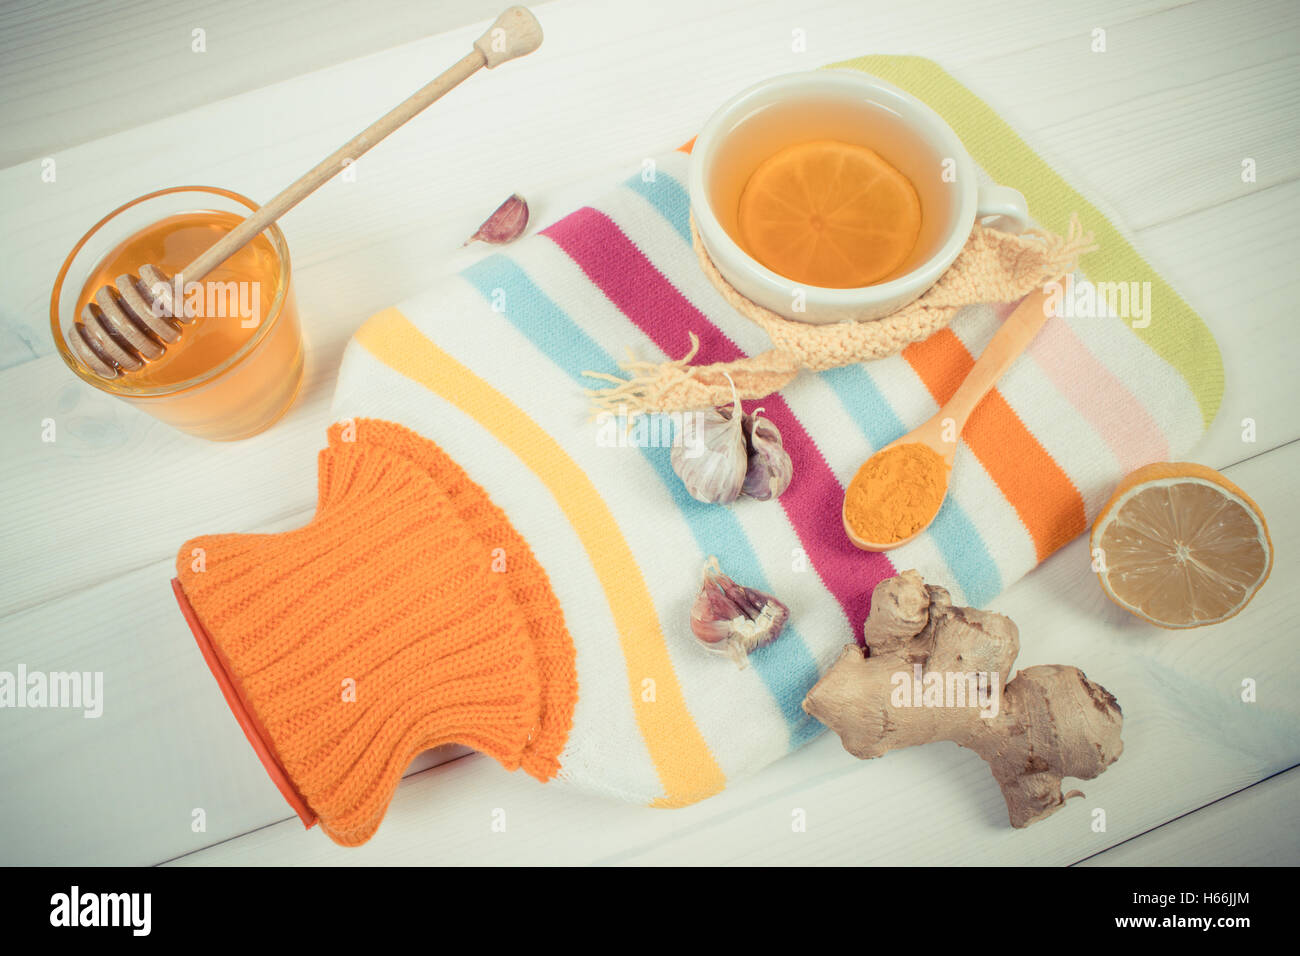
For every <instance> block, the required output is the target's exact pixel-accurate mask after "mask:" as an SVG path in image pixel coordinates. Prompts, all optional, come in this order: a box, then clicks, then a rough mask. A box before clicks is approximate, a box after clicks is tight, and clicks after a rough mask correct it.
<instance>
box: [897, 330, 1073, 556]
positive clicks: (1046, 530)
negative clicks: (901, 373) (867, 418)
mask: <svg viewBox="0 0 1300 956" xmlns="http://www.w3.org/2000/svg"><path fill="white" fill-rule="evenodd" d="M903 357H904V358H905V359H907V362H908V364H909V365H911V366H912V368H913V369H914V370H915V372H916V374H917V375H918V376H919V377H920V379H921V381H922V382H924V383H925V387H926V388H928V389H929V390H930V394H931V395H933V396H934V400H935V402H936V403H938V404H939V405H942V404H943V403H944V402H946V401H948V399H949V398H951V397H952V394H953V393H954V392H955V391H956V390H957V386H958V385H960V384H961V383H962V381H963V380H965V378H966V376H967V374H969V372H970V370H971V368H972V367H973V366H974V365H975V360H974V359H973V358H972V357H971V354H970V352H968V351H967V350H966V346H964V345H963V344H962V343H961V341H960V340H959V339H958V338H957V336H956V335H955V334H954V333H953V331H952V330H951V329H941V330H940V331H938V332H936V333H935V334H934V335H932V336H930V337H929V338H928V339H925V340H924V341H921V342H917V343H914V344H912V345H909V346H908V347H907V348H906V349H904V350H903ZM962 440H963V441H964V442H965V443H966V445H967V446H968V447H969V448H970V450H971V451H972V452H974V453H975V456H976V457H977V458H978V459H979V460H980V462H981V464H983V465H984V468H985V470H986V471H987V472H988V473H989V475H990V477H992V479H993V481H994V482H995V483H996V484H997V486H998V488H999V490H1001V492H1002V494H1003V495H1004V496H1005V497H1006V499H1007V501H1009V502H1010V503H1011V506H1012V507H1013V508H1015V509H1016V513H1017V514H1019V515H1020V519H1021V520H1022V521H1023V522H1024V523H1025V527H1026V528H1027V529H1028V531H1029V535H1030V537H1031V538H1032V539H1033V541H1034V551H1035V553H1036V554H1037V556H1038V560H1039V561H1042V560H1043V559H1044V558H1046V557H1047V556H1048V555H1050V554H1051V553H1052V552H1054V551H1055V550H1056V549H1057V548H1059V547H1061V546H1062V545H1063V544H1065V543H1066V542H1068V541H1070V540H1071V539H1072V538H1074V537H1075V536H1077V535H1079V534H1082V533H1083V530H1084V528H1086V527H1087V519H1086V517H1085V515H1084V508H1083V498H1082V497H1081V496H1080V494H1079V490H1078V489H1077V488H1075V486H1074V483H1073V482H1072V481H1071V480H1070V478H1069V476H1068V475H1066V473H1065V472H1064V471H1063V470H1062V469H1061V466H1060V465H1059V464H1057V462H1056V460H1055V459H1054V458H1053V457H1052V456H1051V455H1049V454H1048V453H1047V451H1046V450H1045V449H1044V448H1043V446H1042V444H1041V443H1040V442H1039V441H1038V439H1037V438H1035V437H1034V435H1033V433H1032V432H1030V431H1029V429H1028V428H1026V427H1025V425H1024V423H1023V422H1022V421H1021V420H1020V417H1019V416H1018V415H1017V414H1016V412H1015V409H1013V408H1012V407H1011V405H1010V404H1009V403H1008V402H1007V400H1006V399H1005V398H1003V397H1002V393H1001V392H1000V391H998V390H997V389H996V388H995V389H993V390H992V391H990V392H989V393H988V395H987V396H985V398H984V400H983V401H982V402H980V403H979V405H977V406H976V407H975V411H973V412H972V413H971V416H970V419H969V420H968V421H967V423H966V428H965V429H964V430H963V431H962Z"/></svg>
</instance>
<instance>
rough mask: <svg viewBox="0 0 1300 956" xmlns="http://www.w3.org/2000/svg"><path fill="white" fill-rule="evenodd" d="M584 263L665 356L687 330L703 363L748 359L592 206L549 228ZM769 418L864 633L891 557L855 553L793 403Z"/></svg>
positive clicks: (814, 550)
mask: <svg viewBox="0 0 1300 956" xmlns="http://www.w3.org/2000/svg"><path fill="white" fill-rule="evenodd" d="M542 235H545V236H547V237H549V238H550V239H552V240H553V241H554V242H555V243H556V245H558V246H559V247H560V248H561V249H563V250H564V252H565V253H566V254H567V255H568V256H569V257H570V258H571V259H572V260H573V261H574V263H576V264H577V265H578V267H579V268H581V269H582V271H583V272H584V273H585V274H586V275H587V277H588V278H589V279H590V280H591V281H592V282H594V283H595V284H596V285H597V286H598V287H599V288H600V289H601V291H602V292H604V294H605V295H606V296H607V297H608V298H609V300H610V301H611V302H613V303H614V305H615V306H617V307H618V308H619V310H620V311H621V312H622V313H623V314H624V315H625V316H627V318H628V319H630V320H631V321H632V323H633V324H634V325H636V326H637V327H638V328H639V329H641V330H642V331H643V332H644V333H645V334H646V335H647V336H648V337H649V338H650V339H651V341H653V342H654V343H655V344H656V345H657V346H658V347H659V348H660V349H661V350H662V351H663V352H665V353H667V354H670V355H671V354H673V353H674V352H678V351H680V350H682V349H683V348H684V347H685V345H686V343H687V341H688V337H687V331H688V330H689V331H691V332H694V333H695V334H696V335H697V336H698V337H699V340H700V350H699V353H698V354H697V358H696V361H697V362H698V363H700V364H709V363H712V362H730V361H735V360H736V359H739V358H742V357H743V354H744V353H742V352H741V350H740V349H739V348H738V347H737V346H736V345H735V343H733V342H732V341H731V339H729V338H728V337H727V336H726V335H725V334H724V333H723V332H722V331H721V330H720V329H718V327H717V326H715V325H714V324H713V323H712V322H711V321H710V320H709V319H708V317H707V316H705V315H704V313H702V312H701V311H700V310H699V309H697V308H695V306H694V305H692V304H691V302H690V301H689V300H688V299H686V297H685V296H683V295H682V294H681V292H679V291H678V290H677V289H676V287H674V286H673V285H672V283H670V282H669V281H668V280H667V279H665V278H664V276H663V274H662V273H660V272H659V270H658V269H657V268H655V266H654V264H653V263H651V262H650V260H649V259H647V258H646V257H645V254H644V253H643V252H642V251H641V250H640V249H638V248H637V246H636V245H635V244H634V243H633V242H631V241H630V240H629V239H628V238H627V236H625V235H624V234H623V232H622V230H620V229H619V228H618V226H617V225H616V224H615V223H614V222H613V221H612V220H611V219H610V218H609V217H608V216H606V215H605V214H604V213H602V212H600V211H598V210H596V209H592V208H590V207H584V208H583V209H580V210H578V211H577V212H575V213H572V214H571V215H569V216H566V217H565V218H564V219H562V220H560V221H559V222H557V223H555V224H554V225H553V226H550V227H548V228H547V229H545V230H543V231H542ZM763 407H764V409H765V410H766V414H767V416H768V417H769V418H770V419H771V420H772V422H773V423H774V424H775V425H776V426H777V428H779V429H780V430H781V438H782V441H783V443H784V444H785V447H786V450H787V451H788V452H789V453H790V456H791V458H793V459H794V460H796V461H798V462H799V468H798V469H796V471H795V475H794V480H793V481H791V483H790V487H789V488H787V489H786V491H785V493H784V494H783V495H781V497H780V498H779V499H777V500H778V501H779V502H780V503H781V506H782V507H783V508H784V509H785V512H786V515H787V516H788V517H789V519H790V523H791V525H792V526H793V528H794V530H795V533H796V535H798V537H799V541H800V543H801V544H802V545H803V548H804V551H805V552H806V553H807V554H808V558H809V561H810V563H811V564H812V566H813V569H814V570H815V571H816V572H817V574H818V575H819V576H820V577H821V580H822V582H823V583H824V584H825V585H826V588H827V590H829V591H830V592H831V593H832V594H833V595H834V596H835V599H836V600H837V601H838V602H839V604H840V607H841V608H842V609H843V610H844V613H845V615H846V616H847V617H848V619H849V624H850V626H851V627H852V629H853V632H854V633H855V634H859V635H860V634H861V630H862V625H863V623H864V622H865V621H866V616H867V611H868V609H869V607H870V595H871V591H872V589H873V588H874V587H875V585H876V584H877V583H878V582H879V581H882V580H884V579H885V578H887V577H891V576H892V575H893V574H894V567H893V565H892V564H891V563H890V562H889V559H888V558H887V557H886V556H885V555H883V554H867V553H865V552H862V551H859V550H858V549H856V548H854V547H853V545H852V544H851V543H850V542H849V540H848V536H847V535H846V534H845V532H844V527H843V525H842V524H841V522H840V503H841V502H842V501H843V499H844V488H843V486H842V485H841V484H840V483H839V482H838V481H837V480H836V478H835V475H834V474H833V473H832V472H831V469H830V466H829V465H828V464H827V463H826V459H825V457H824V456H823V455H822V453H821V450H820V449H818V448H817V446H816V444H815V443H814V442H813V440H812V437H811V436H810V435H809V434H808V432H807V430H806V429H805V428H804V426H803V424H802V423H801V422H800V421H799V420H798V419H797V418H795V416H794V413H793V412H791V411H790V408H789V406H788V405H787V404H786V402H785V400H784V399H783V398H781V397H780V396H779V395H772V396H769V397H768V398H766V399H764V400H763Z"/></svg>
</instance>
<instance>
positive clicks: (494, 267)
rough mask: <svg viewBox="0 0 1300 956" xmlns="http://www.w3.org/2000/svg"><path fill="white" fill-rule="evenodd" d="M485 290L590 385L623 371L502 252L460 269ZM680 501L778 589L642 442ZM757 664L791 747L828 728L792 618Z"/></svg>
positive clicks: (734, 532) (726, 562)
mask: <svg viewBox="0 0 1300 956" xmlns="http://www.w3.org/2000/svg"><path fill="white" fill-rule="evenodd" d="M461 275H462V276H464V278H465V279H467V280H468V281H469V282H470V283H471V284H472V285H473V286H474V287H475V288H476V289H477V290H478V291H479V293H480V294H481V295H482V296H483V297H484V298H485V299H487V300H488V301H492V298H493V295H494V293H495V291H496V290H497V289H500V290H503V291H504V293H505V302H506V308H505V311H504V313H503V314H504V315H505V317H506V318H507V319H508V320H509V322H510V323H511V324H512V325H513V326H514V327H515V328H516V329H518V330H519V331H520V332H522V333H523V334H524V335H525V336H526V337H527V338H528V340H529V341H530V342H532V343H533V345H534V346H536V347H537V348H538V349H539V350H540V351H541V352H542V353H543V354H544V355H545V356H546V357H547V358H549V359H550V360H551V361H552V362H554V363H555V364H556V365H557V366H559V367H560V368H561V369H563V370H564V371H565V372H566V373H567V374H568V375H569V376H570V377H571V378H573V380H574V381H576V382H579V383H581V384H582V385H584V386H587V385H589V384H590V382H591V380H590V379H589V378H586V377H584V376H583V374H582V373H583V371H584V370H590V371H593V372H606V373H608V374H611V375H612V374H616V373H618V372H619V367H618V364H617V363H616V362H615V361H614V359H613V357H612V356H610V355H609V353H608V352H606V351H605V350H604V349H603V348H601V346H600V345H598V344H597V343H596V342H595V341H594V340H593V339H592V338H591V337H590V336H589V335H587V333H586V332H584V331H583V330H582V329H581V328H580V327H579V326H578V325H577V324H576V323H575V322H574V321H573V320H572V319H571V318H570V317H569V316H568V314H567V313H565V312H564V310H563V309H561V308H560V307H559V306H557V305H556V304H555V303H554V302H552V301H551V299H550V298H549V297H548V296H547V295H546V294H545V293H544V292H542V290H541V289H540V288H538V287H537V285H536V283H534V282H533V280H532V279H531V278H530V277H529V276H528V274H527V273H526V272H525V271H524V270H523V269H521V268H520V267H519V265H518V264H516V263H515V262H514V261H513V260H512V259H510V258H508V257H506V256H505V255H502V254H500V253H498V254H496V255H493V256H489V257H488V258H486V259H483V260H482V261H480V262H477V263H475V264H474V265H472V266H470V267H469V268H468V269H466V270H464V271H463V272H462V273H461ZM641 451H642V453H643V454H644V455H645V457H646V460H647V461H648V462H649V463H650V465H651V467H652V468H653V469H654V470H655V472H656V473H657V474H658V475H659V478H660V480H661V481H662V482H663V484H664V486H665V487H666V488H667V489H668V492H669V494H670V495H671V496H672V498H673V501H674V502H675V503H676V505H677V507H678V508H679V509H681V512H682V514H683V515H684V516H685V518H686V522H687V524H688V526H689V527H690V529H691V533H692V534H693V535H694V537H695V541H696V543H697V544H698V545H699V548H700V551H701V553H702V554H706V555H708V554H712V555H716V556H717V558H718V561H719V562H720V563H721V565H722V567H723V569H724V570H725V571H726V572H727V573H728V574H731V575H733V576H735V577H736V578H737V580H739V581H740V582H741V583H743V584H746V585H748V586H750V587H755V588H758V589H759V590H762V591H768V592H770V591H771V587H770V585H769V584H768V583H767V580H766V578H765V577H764V575H763V571H762V567H761V565H760V564H759V561H758V556H757V555H756V554H755V553H754V549H753V547H752V546H751V545H750V542H749V538H748V536H747V535H746V534H745V531H744V529H743V528H742V527H741V525H740V522H739V521H738V520H737V519H736V516H735V515H734V514H733V513H732V512H731V510H730V509H727V508H719V507H716V506H713V505H706V504H703V503H702V502H699V501H696V500H695V499H694V498H692V497H691V496H690V495H689V494H688V493H687V492H686V488H685V486H684V485H683V484H682V481H681V479H680V478H678V477H677V475H676V473H675V472H674V471H673V470H672V464H671V463H670V462H669V456H668V450H667V449H665V448H646V447H642V448H641ZM749 661H750V664H751V665H752V666H753V667H754V670H755V671H756V672H757V673H758V674H759V676H760V677H761V678H762V680H763V683H764V684H766V685H767V688H768V690H769V691H770V692H771V694H772V697H773V698H774V699H775V701H776V704H777V707H778V708H779V709H780V711H781V714H782V715H783V717H784V718H785V721H786V723H787V725H788V726H789V731H790V749H792V750H793V749H795V748H797V747H800V746H802V745H803V744H805V743H807V742H808V741H809V740H811V739H812V738H813V737H816V736H817V735H818V734H819V733H821V731H822V730H823V729H824V728H823V727H822V725H821V724H820V723H818V722H817V721H815V720H813V719H812V718H811V717H809V716H808V715H807V714H806V713H804V710H803V699H804V697H805V696H806V695H807V693H808V691H809V690H811V688H812V685H813V683H815V682H816V680H817V677H818V673H817V661H816V659H815V658H814V657H813V655H812V652H811V651H810V650H809V649H808V645H807V644H806V643H805V641H804V640H803V638H802V637H801V636H800V635H799V633H798V631H797V629H796V627H795V625H794V623H793V622H791V623H789V624H787V625H786V628H785V632H784V633H783V634H782V635H781V639H780V640H778V641H775V642H774V643H772V644H769V645H767V647H762V648H759V649H758V650H756V651H755V652H754V653H753V654H751V655H750V656H749Z"/></svg>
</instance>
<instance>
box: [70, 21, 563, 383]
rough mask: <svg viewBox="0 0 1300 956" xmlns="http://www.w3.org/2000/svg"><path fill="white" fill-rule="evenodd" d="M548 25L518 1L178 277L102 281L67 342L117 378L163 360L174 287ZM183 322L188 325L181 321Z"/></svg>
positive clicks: (522, 51)
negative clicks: (456, 56)
mask: <svg viewBox="0 0 1300 956" xmlns="http://www.w3.org/2000/svg"><path fill="white" fill-rule="evenodd" d="M541 42H542V27H541V25H540V24H539V23H538V22H537V19H536V18H535V17H534V16H533V15H532V13H530V12H529V11H528V10H527V9H526V8H525V7H511V8H510V9H508V10H506V11H505V12H504V13H503V14H501V16H499V17H497V19H496V22H494V23H493V24H492V26H491V27H489V28H488V30H487V32H486V33H484V34H483V35H482V36H481V37H479V38H478V39H477V40H476V41H475V42H474V49H473V50H471V51H470V52H469V53H468V54H466V55H465V56H464V57H463V58H462V59H461V60H459V61H458V62H457V63H456V64H455V65H453V66H452V67H450V68H449V69H447V70H446V71H445V72H443V73H442V74H440V75H439V76H438V77H436V78H435V79H434V80H432V81H431V82H430V83H429V84H428V85H426V86H424V87H422V88H421V89H420V90H418V91H416V92H415V93H414V94H413V95H412V96H410V97H409V98H408V99H406V100H404V101H403V102H402V103H400V104H399V105H398V106H396V107H395V108H393V109H392V110H391V111H389V112H388V113H385V114H384V115H383V116H382V117H380V118H379V119H377V120H376V121H375V122H374V123H371V124H370V125H369V126H367V127H366V128H365V129H364V130H362V131H361V132H360V133H358V134H357V135H356V136H354V137H353V138H352V139H350V140H348V142H346V143H344V144H343V145H342V146H340V147H339V148H338V149H337V150H335V151H334V152H333V153H331V154H330V155H329V156H327V157H325V158H324V159H323V160H321V161H320V162H319V163H317V164H316V165H315V166H313V167H312V168H311V169H310V170H309V171H308V172H306V173H305V174H303V176H301V177H300V178H299V179H298V180H296V181H295V182H294V183H293V184H292V185H290V186H289V187H288V188H287V189H285V190H284V191H282V192H281V193H279V194H278V195H277V196H276V197H275V198H274V199H272V200H271V201H270V202H268V203H267V204H266V205H265V206H262V207H261V208H260V209H258V210H257V212H255V213H253V214H252V215H251V216H249V217H248V218H247V219H245V220H244V221H243V222H241V223H240V224H239V225H238V226H236V227H235V228H234V229H232V230H231V231H230V232H228V233H227V234H226V235H225V236H223V237H222V238H221V239H220V240H218V241H217V242H216V243H214V244H213V245H212V246H211V247H209V248H208V249H207V250H206V251H205V252H202V253H200V254H199V256H198V257H197V258H196V259H194V261H193V262H191V263H190V264H189V265H188V266H186V267H185V268H184V269H182V270H181V271H180V272H179V273H178V274H177V275H176V276H175V277H168V276H167V275H166V274H165V273H164V272H163V271H162V270H161V269H159V268H158V267H157V266H154V265H150V264H148V263H146V264H143V265H141V266H140V269H139V273H140V274H139V276H135V275H130V274H125V275H120V276H118V277H117V280H116V282H115V284H114V285H111V286H108V285H106V286H103V287H102V288H100V289H99V290H98V291H97V292H96V293H95V297H94V299H92V300H91V301H90V302H88V303H87V304H86V307H85V308H84V309H83V310H82V312H81V315H80V316H78V317H77V318H75V319H74V320H73V326H72V329H71V334H70V335H69V336H68V340H69V341H68V344H69V346H70V347H71V349H72V352H73V354H74V355H76V356H77V358H79V359H80V360H81V361H82V363H83V364H85V365H86V367H87V368H89V369H90V370H91V371H92V372H94V373H95V374H96V375H99V376H101V377H103V378H117V377H118V376H120V375H125V374H127V373H129V372H134V371H136V370H138V369H141V368H143V367H144V366H145V364H146V363H147V362H152V361H154V360H156V359H158V358H160V357H161V356H162V355H163V353H164V352H166V350H167V347H168V346H169V345H172V344H174V343H175V342H177V341H178V340H179V339H180V337H181V331H182V330H181V325H188V324H189V323H190V322H191V321H192V317H190V318H186V317H185V315H184V312H185V310H184V309H183V308H182V309H181V310H180V312H181V314H180V315H175V314H174V312H175V309H174V308H173V306H174V304H175V303H174V302H173V298H174V296H173V288H177V289H182V290H183V289H185V288H186V284H187V283H190V282H198V281H200V280H201V279H203V277H204V276H206V275H207V274H208V273H209V272H211V271H212V270H213V269H215V268H216V267H217V266H219V265H221V263H223V262H225V261H226V260H227V259H229V258H230V257H231V256H232V255H234V254H235V253H236V252H238V251H239V249H241V248H242V247H243V246H244V245H245V244H246V243H248V242H249V241H251V240H252V239H253V238H254V237H256V236H257V235H259V234H260V233H261V232H262V230H264V229H265V228H266V227H267V226H269V225H271V223H273V222H275V221H276V220H277V219H279V218H280V217H281V216H283V215H284V214H285V213H286V212H288V211H289V210H290V209H292V208H293V207H294V206H296V205H298V203H299V202H301V201H302V200H303V199H305V198H306V197H307V196H308V195H310V194H311V193H312V192H314V191H315V190H316V189H317V188H319V187H320V186H322V185H324V184H325V183H326V182H327V181H328V180H330V179H331V178H332V177H333V176H334V175H335V174H336V173H338V172H339V170H341V169H342V168H343V167H344V165H345V160H355V159H356V158H357V157H359V156H361V154H362V153H364V152H366V150H368V149H370V148H371V147H372V146H374V145H375V144H376V143H378V142H379V141H380V140H381V139H383V138H384V137H385V136H387V135H388V134H389V133H391V132H393V130H395V129H397V128H398V127H399V126H401V125H402V124H403V123H405V122H406V121H407V120H409V119H410V118H411V117H413V116H415V115H416V114H417V113H419V112H420V111H422V110H423V109H424V108H425V107H426V106H428V105H429V104H430V103H432V102H433V101H434V100H437V99H439V98H440V97H442V95H443V94H444V93H446V92H448V91H449V90H451V89H453V88H454V87H456V86H458V85H459V84H461V83H462V82H464V81H465V80H467V79H469V78H470V77H471V76H473V75H474V74H475V73H477V72H478V71H479V69H481V68H482V67H487V68H488V69H489V70H490V69H493V68H494V67H497V66H500V65H501V64H502V63H505V62H507V61H509V60H513V59H515V58H516V57H521V56H525V55H527V54H529V53H532V52H533V51H534V50H536V49H537V48H538V46H540V45H541ZM177 323H181V325H178V324H177Z"/></svg>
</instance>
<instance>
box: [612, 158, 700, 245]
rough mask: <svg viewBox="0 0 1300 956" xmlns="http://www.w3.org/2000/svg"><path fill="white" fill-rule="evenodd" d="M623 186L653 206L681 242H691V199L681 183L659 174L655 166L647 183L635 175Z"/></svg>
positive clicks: (664, 174)
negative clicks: (650, 179) (652, 175)
mask: <svg viewBox="0 0 1300 956" xmlns="http://www.w3.org/2000/svg"><path fill="white" fill-rule="evenodd" d="M623 185H624V186H626V187H627V188H628V189H630V190H632V191H633V192H634V193H636V194H637V195H639V196H641V197H642V198H643V199H645V201H646V202H648V203H649V204H650V205H652V206H654V207H655V209H656V210H657V211H658V213H659V215H661V216H663V217H664V219H666V220H668V224H669V225H670V226H672V227H673V229H675V230H676V231H677V235H679V236H681V237H682V239H683V241H685V242H687V243H689V242H690V241H691V197H690V195H689V194H687V192H686V190H685V189H684V188H683V187H682V185H681V183H679V182H678V181H677V180H675V179H673V177H671V176H669V175H668V174H667V173H660V171H659V168H658V166H656V167H655V171H654V179H653V180H652V181H650V182H647V181H646V180H645V177H644V176H643V175H636V176H633V177H632V178H631V179H628V180H625V181H624V183H623Z"/></svg>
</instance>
